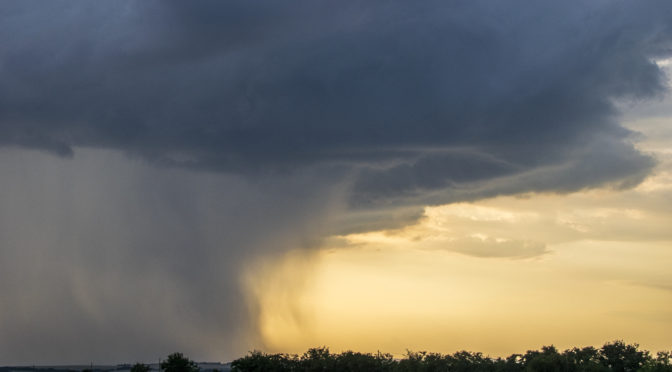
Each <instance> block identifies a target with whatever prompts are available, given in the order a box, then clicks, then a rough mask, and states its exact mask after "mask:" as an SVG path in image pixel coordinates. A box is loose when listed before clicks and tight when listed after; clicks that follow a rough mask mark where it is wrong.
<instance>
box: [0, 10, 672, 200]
mask: <svg viewBox="0 0 672 372" xmlns="http://www.w3.org/2000/svg"><path fill="white" fill-rule="evenodd" d="M671 8H672V5H670V4H669V2H665V1H642V2H637V3H634V2H621V1H618V2H614V1H595V2H590V3H587V2H584V1H569V2H562V3H557V2H547V1H542V2H534V3H529V2H522V1H514V2H506V3H492V2H486V1H470V2H465V1H452V2H439V1H430V2H423V3H422V4H417V3H408V2H400V1H399V2H398V1H388V2H360V1H346V2H339V3H338V4H334V3H330V2H325V1H317V2H316V1H298V2H292V3H291V4H287V3H278V2H274V1H261V2H242V1H232V2H216V1H198V2H187V3H184V2H177V1H172V2H171V1H169V2H154V1H147V2H133V1H120V2H114V3H110V4H92V3H87V2H76V1H75V2H73V1H54V2H50V3H49V4H42V3H37V2H31V1H22V2H8V3H4V4H3V11H2V13H1V15H0V16H1V17H2V19H3V21H2V26H1V27H2V35H4V36H3V48H2V49H1V50H0V58H2V70H1V75H0V79H1V80H0V83H1V85H0V87H1V88H0V129H1V130H2V136H1V137H0V143H3V144H5V145H19V146H26V147H33V148H41V149H44V150H47V151H51V152H54V153H57V154H61V155H68V154H71V153H72V151H73V148H75V147H103V148H111V149H118V150H122V151H125V152H128V153H132V154H136V155H140V156H143V157H145V158H146V159H149V160H151V161H154V162H157V163H162V164H168V165H178V166H186V167H194V168H204V169H211V170H218V171H229V172H242V173H249V172H258V171H260V170H262V171H263V170H271V171H274V170H282V171H285V170H289V171H295V170H297V169H301V168H302V167H305V166H314V165H318V166H319V165H323V164H329V165H334V164H335V165H338V166H341V167H345V168H346V169H356V170H357V172H359V173H361V176H360V177H357V178H358V179H357V180H356V181H355V187H354V190H355V196H354V200H355V201H357V202H358V203H363V202H367V201H369V202H370V201H375V200H377V199H380V198H383V197H399V196H404V195H409V194H412V195H416V194H420V193H422V192H425V191H427V190H436V189H446V188H447V189H449V190H450V189H451V187H453V186H454V185H455V184H463V183H470V182H479V181H490V180H492V179H495V178H499V177H502V176H515V175H517V174H523V173H525V172H528V171H531V170H535V169H537V168H542V167H549V166H560V167H562V166H563V165H567V164H570V163H572V162H576V161H577V159H576V154H578V153H581V154H584V153H586V149H590V148H591V147H593V146H597V145H598V144H599V141H600V139H601V138H603V137H608V138H610V141H611V143H612V144H613V145H614V146H616V147H614V146H612V147H611V148H610V151H614V152H615V155H616V157H610V156H604V157H600V156H599V154H597V155H598V156H597V158H591V159H592V161H593V163H594V164H592V165H591V170H590V171H588V172H581V171H580V170H579V172H578V173H577V175H576V176H573V177H570V181H571V182H570V184H564V183H555V182H549V184H546V185H543V186H542V185H541V184H540V185H539V188H540V189H543V190H558V191H563V190H566V189H567V190H571V189H576V188H581V187H590V186H600V185H603V184H605V182H606V181H616V182H617V181H618V180H619V179H621V178H628V177H630V176H632V175H633V174H637V175H640V179H641V175H643V174H646V173H647V171H648V170H650V169H651V167H652V165H653V162H652V160H651V159H650V158H649V157H647V156H645V155H642V154H640V153H638V152H637V151H633V148H632V146H631V144H630V143H629V141H628V136H629V133H628V131H626V130H624V129H623V128H622V127H621V126H619V124H618V121H617V112H616V110H615V107H614V104H613V101H614V100H617V99H641V98H646V97H650V96H653V95H656V94H658V93H660V92H661V91H662V90H664V85H665V79H664V76H663V74H662V72H661V70H660V69H659V68H658V66H657V65H656V64H655V63H653V62H652V59H653V58H658V57H662V56H665V55H668V53H669V52H670V48H671V47H670V45H671V44H670V37H671V34H672V32H671V31H670V21H669V20H670V19H672V17H671V16H672V13H671ZM462 150H464V151H462ZM598 153H599V151H598ZM623 157H625V158H626V159H625V161H621V160H623V159H621V158H623ZM596 159H597V160H599V161H597V160H596ZM616 159H619V160H618V161H616ZM557 178H558V181H560V180H561V179H563V177H562V176H560V175H559V176H558V177H557ZM565 178H566V177H565ZM513 191H514V192H515V191H516V190H513ZM533 191H534V190H533Z"/></svg>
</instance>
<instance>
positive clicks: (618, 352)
mask: <svg viewBox="0 0 672 372" xmlns="http://www.w3.org/2000/svg"><path fill="white" fill-rule="evenodd" d="M638 348H639V345H638V344H633V345H626V344H625V343H624V342H623V341H620V340H619V341H614V342H610V343H606V344H604V346H602V349H601V350H600V355H601V357H602V358H601V362H602V365H604V366H606V367H608V368H609V369H610V370H611V371H613V372H634V371H637V370H639V369H640V368H641V367H642V366H643V365H644V363H645V362H646V361H647V360H648V359H649V352H648V351H640V350H639V349H638Z"/></svg>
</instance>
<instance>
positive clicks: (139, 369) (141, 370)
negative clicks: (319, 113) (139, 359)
mask: <svg viewBox="0 0 672 372" xmlns="http://www.w3.org/2000/svg"><path fill="white" fill-rule="evenodd" d="M150 369H151V368H149V366H148V365H146V364H142V363H135V364H134V365H133V367H131V372H149V370H150Z"/></svg>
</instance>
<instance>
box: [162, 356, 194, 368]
mask: <svg viewBox="0 0 672 372" xmlns="http://www.w3.org/2000/svg"><path fill="white" fill-rule="evenodd" d="M161 369H162V370H164V371H166V372H198V371H199V370H200V369H199V368H198V365H196V363H195V362H194V361H192V360H190V359H189V358H187V357H185V356H184V355H182V353H172V354H170V355H168V359H166V360H164V361H163V362H161Z"/></svg>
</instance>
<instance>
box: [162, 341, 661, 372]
mask: <svg viewBox="0 0 672 372" xmlns="http://www.w3.org/2000/svg"><path fill="white" fill-rule="evenodd" d="M231 368H232V371H239V372H266V371H268V372H270V371H278V372H284V371H287V372H313V371H351V372H356V371H372V372H434V371H436V372H438V371H447V372H672V354H671V353H670V352H659V353H657V354H656V355H652V354H651V353H650V352H649V351H646V350H640V349H639V345H637V344H626V343H624V342H623V341H614V342H609V343H606V344H605V345H604V346H602V347H601V348H599V349H598V348H594V347H592V346H589V347H584V348H576V347H575V348H572V349H567V350H565V351H562V352H560V351H559V350H558V349H557V348H555V347H554V346H544V347H542V348H541V349H540V350H529V351H527V352H526V353H525V354H513V355H510V356H508V357H506V358H490V357H487V356H484V355H483V354H482V353H478V352H469V351H458V352H456V353H454V354H440V353H429V352H425V351H419V352H413V351H408V352H407V353H406V355H405V357H403V358H401V359H395V358H393V357H392V355H391V354H385V353H380V352H378V353H375V354H371V353H359V352H354V351H345V352H342V353H338V354H335V353H331V352H330V351H329V349H328V348H326V347H318V348H312V349H309V350H308V351H306V352H305V353H303V354H302V355H297V354H266V353H263V352H260V351H252V352H250V353H248V355H246V356H244V357H242V358H239V359H236V360H234V361H233V362H232V363H231ZM168 372H172V371H168ZM176 372H178V371H176ZM179 372H181V371H179ZM185 372H191V371H185Z"/></svg>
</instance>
